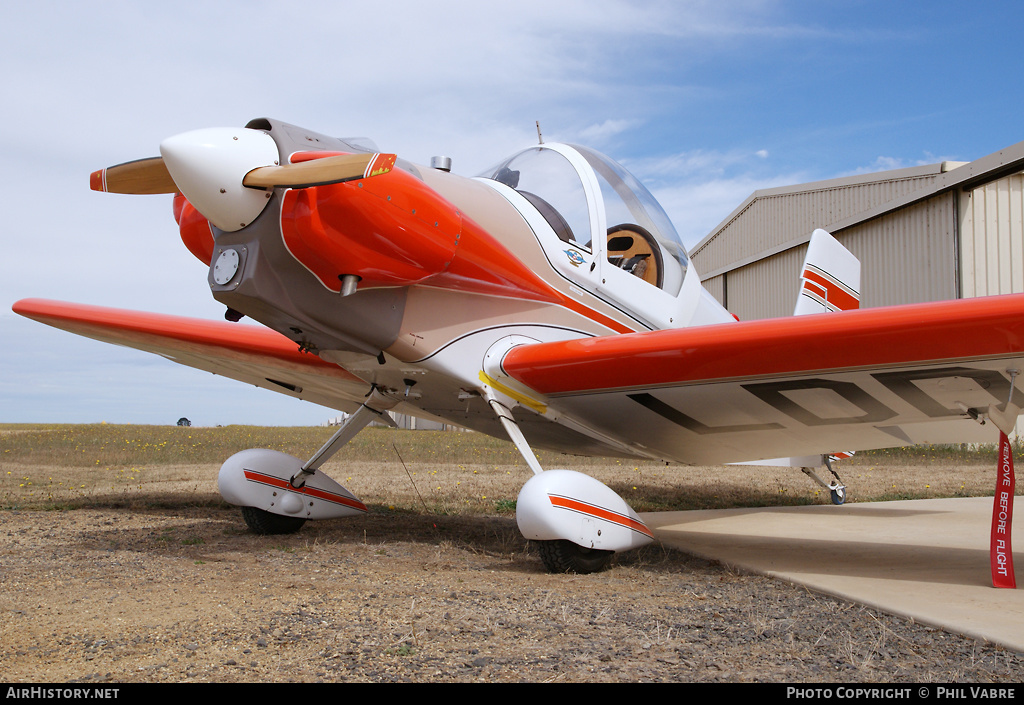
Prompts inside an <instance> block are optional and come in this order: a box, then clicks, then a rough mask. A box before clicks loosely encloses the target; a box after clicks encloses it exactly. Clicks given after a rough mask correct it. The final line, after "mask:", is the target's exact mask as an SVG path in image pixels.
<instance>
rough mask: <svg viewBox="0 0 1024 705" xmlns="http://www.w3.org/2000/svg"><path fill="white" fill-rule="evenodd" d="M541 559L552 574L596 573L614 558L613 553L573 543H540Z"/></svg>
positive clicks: (562, 541) (559, 541)
mask: <svg viewBox="0 0 1024 705" xmlns="http://www.w3.org/2000/svg"><path fill="white" fill-rule="evenodd" d="M537 545H538V548H539V550H540V559H541V560H542V561H543V562H544V567H546V568H547V569H548V570H549V571H550V572H552V573H580V574H583V575H585V574H587V573H596V572H598V571H599V570H603V569H604V567H605V566H607V565H608V561H610V560H611V558H612V551H601V550H598V549H593V548H584V547H583V546H580V545H578V544H575V543H573V542H572V541H565V540H563V539H558V540H555V541H538V542H537Z"/></svg>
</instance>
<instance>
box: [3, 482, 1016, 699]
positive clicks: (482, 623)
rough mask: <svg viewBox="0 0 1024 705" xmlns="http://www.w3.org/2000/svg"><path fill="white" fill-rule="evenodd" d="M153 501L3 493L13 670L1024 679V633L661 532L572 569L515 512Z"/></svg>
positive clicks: (41, 678) (186, 677)
mask: <svg viewBox="0 0 1024 705" xmlns="http://www.w3.org/2000/svg"><path fill="white" fill-rule="evenodd" d="M136 504H137V506H134V507H133V508H132V509H131V511H128V510H126V509H124V508H121V507H117V506H112V505H111V503H110V502H100V501H97V502H92V503H90V502H85V503H83V504H80V505H79V506H78V508H75V509H70V510H57V511H40V510H24V509H7V510H3V511H0V537H2V538H0V682H7V683H16V682H33V683H39V682H74V683H111V682H148V683H152V682H195V681H198V682H209V681H216V682H291V681H294V682H315V681H332V682H333V681H340V682H476V681H486V682H519V681H528V682H654V681H677V682H757V681H761V682H764V681H768V682H789V683H809V682H814V683H823V682H845V683H849V682H895V681H914V682H926V681H928V682H942V683H951V682H958V681H969V682H1010V683H1018V682H1021V681H1024V658H1022V654H1019V653H1015V652H1011V651H1007V650H1005V649H1003V648H1000V647H995V646H992V645H988V644H985V643H979V642H977V641H974V640H972V639H968V638H965V637H963V636H958V635H955V634H950V633H946V632H943V631H941V630H936V629H933V628H929V627H924V626H921V625H918V624H914V623H912V622H909V621H907V620H905V619H902V618H897V617H894V616H890V615H887V614H884V613H880V612H878V611H875V610H870V609H867V608H864V607H861V606H858V605H855V604H851V603H848V602H844V601H841V600H836V599H833V598H831V597H827V596H823V595H820V594H815V593H812V592H809V591H808V590H806V589H803V588H801V587H797V586H793V585H790V584H786V583H783V582H780V581H778V580H773V579H769V578H766V577H763V576H758V575H750V574H744V573H741V572H737V571H735V570H732V569H730V568H729V567H727V566H723V565H719V564H715V563H711V562H708V561H706V560H702V559H698V558H694V557H692V556H688V555H685V554H682V553H679V552H675V551H671V550H666V549H664V548H663V547H661V546H659V545H658V544H655V545H653V546H651V547H648V548H647V549H643V550H641V551H638V552H633V553H631V554H623V555H621V556H619V557H617V558H616V561H615V562H614V564H613V565H612V567H611V568H610V569H608V570H606V571H604V572H601V573H598V574H594V575H586V576H577V575H551V574H548V573H546V572H544V569H543V567H542V565H541V563H540V560H539V559H538V558H537V556H536V555H535V554H534V553H532V552H531V550H530V549H529V547H528V546H527V545H526V543H525V542H524V541H523V540H522V539H521V537H520V536H519V534H518V531H517V529H516V527H515V521H514V519H512V518H508V517H488V516H461V517H460V516H431V515H429V514H423V513H420V514H413V513H409V512H401V511H395V510H390V509H389V508H388V507H387V506H375V507H373V509H374V510H375V511H374V513H373V514H371V515H369V516H366V517H363V518H357V519H348V520H338V521H332V522H323V523H316V524H312V523H309V524H307V525H306V527H305V528H303V530H302V531H301V532H299V533H298V534H294V535H289V536H284V537H281V536H277V537H259V536H255V535H253V534H251V533H249V532H248V531H246V530H245V528H244V525H243V524H242V522H241V518H240V515H239V512H238V510H237V509H235V508H229V507H227V506H224V505H220V504H218V503H217V502H216V501H215V500H211V501H209V502H196V499H195V496H194V495H193V494H188V495H181V496H180V498H178V499H175V496H174V495H171V496H169V497H168V496H166V495H164V496H162V499H161V500H160V501H159V502H150V503H145V502H142V503H136ZM147 504H148V506H147Z"/></svg>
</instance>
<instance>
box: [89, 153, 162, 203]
mask: <svg viewBox="0 0 1024 705" xmlns="http://www.w3.org/2000/svg"><path fill="white" fill-rule="evenodd" d="M89 187H90V188H91V189H92V190H93V191H106V192H107V193H131V194H143V195H144V194H154V193H177V192H178V187H177V186H175V185H174V180H173V179H172V178H171V174H170V172H168V171H167V166H166V165H165V164H164V160H163V158H161V157H150V158H149V159H137V160H136V161H133V162H125V163H124V164H117V165H115V166H108V167H107V168H106V169H100V170H99V171H94V172H93V173H92V174H90V175H89Z"/></svg>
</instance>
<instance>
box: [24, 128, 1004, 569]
mask: <svg viewBox="0 0 1024 705" xmlns="http://www.w3.org/2000/svg"><path fill="white" fill-rule="evenodd" d="M160 152H161V155H162V156H161V157H157V158H153V159H145V160H141V161H137V162H130V163H127V164H121V165H118V166H114V167H110V168H108V169H104V170H101V171H99V172H96V173H95V174H93V175H92V187H93V188H94V189H96V190H101V191H111V192H117V193H134V194H143V193H168V194H175V195H174V215H175V217H176V219H177V221H178V224H179V227H180V232H181V236H182V239H183V240H184V242H185V244H186V246H187V247H188V248H189V249H190V250H191V251H192V252H193V253H194V254H195V255H196V256H197V257H198V258H199V259H200V260H202V261H203V262H204V263H206V264H207V265H208V266H209V268H210V269H209V278H208V281H209V285H210V289H211V291H212V293H213V296H214V298H215V299H217V300H218V301H220V302H221V303H223V304H224V305H225V306H226V308H227V312H226V314H225V317H226V318H227V319H228V321H219V322H214V321H205V320H194V319H187V318H177V317H169V316H164V315H153V314H146V313H136V312H130V311H123V310H111V309H101V308H96V307H90V306H83V305H76V304H68V303H60V302H51V301H42V300H34V299H29V300H23V301H20V302H18V303H17V304H16V305H15V306H14V310H15V311H16V312H18V313H20V314H22V315H24V316H28V317H30V318H33V319H35V320H38V321H41V322H43V323H46V324H49V325H52V326H56V327H58V328H63V329H65V330H68V331H71V332H73V333H77V334H80V335H84V336H88V337H91V338H95V339H98V340H102V341H106V342H110V343H115V344H118V345H125V346H129V347H134V348H138V349H141V350H146V351H149V352H153V353H156V354H158V355H162V356H164V357H166V358H168V359H170V360H173V361H175V362H179V363H181V364H184V365H188V366H191V367H195V368H198V369H202V370H206V371H209V372H215V373H216V374H219V375H223V376H227V377H231V378H234V379H237V380H240V381H242V382H246V383H248V384H254V385H257V386H260V387H264V388H267V389H271V390H274V391H277V392H280V393H282V394H287V395H289V396H292V397H298V398H301V399H307V400H310V401H313V402H316V403H318V404H322V405H324V406H328V407H333V408H336V409H339V410H342V411H345V412H348V413H350V416H349V417H348V421H347V423H346V424H345V425H344V426H342V427H341V429H339V431H338V433H337V434H336V435H335V436H334V437H333V438H332V439H331V440H330V441H329V442H328V443H327V444H326V445H325V446H324V447H323V448H321V449H320V450H319V451H317V452H316V453H315V454H313V455H312V457H310V459H309V460H305V461H304V460H301V459H299V458H294V457H292V456H287V455H283V454H281V453H277V452H275V451H270V450H265V449H253V450H248V451H243V452H242V453H239V454H237V455H235V456H233V457H232V458H230V459H228V460H227V461H226V462H225V463H224V466H223V467H222V469H221V472H220V478H219V480H220V488H221V492H222V494H223V496H224V497H225V499H226V500H227V501H229V502H232V503H234V504H238V505H240V506H242V507H243V514H244V516H245V518H246V521H247V523H248V524H249V525H250V527H252V528H253V529H254V530H256V531H259V532H263V533H275V532H288V531H294V530H296V529H297V528H298V527H299V526H301V524H302V523H303V522H304V521H305V520H307V519H323V518H328V517H335V516H345V515H351V514H356V513H359V512H365V511H366V507H365V505H364V504H363V503H362V502H361V501H360V500H359V499H357V498H356V497H355V496H353V495H352V493H351V492H349V491H348V490H346V489H345V488H343V487H342V486H341V485H339V484H338V483H336V482H334V481H333V480H332V479H331V478H329V477H327V476H326V475H325V474H324V473H323V472H322V471H320V470H319V468H320V466H321V465H322V463H323V462H324V461H325V460H327V459H328V458H329V457H330V455H331V454H332V453H334V452H335V451H336V450H338V449H339V448H340V447H341V446H343V445H344V444H345V443H347V442H348V440H349V439H351V438H352V437H353V436H354V435H355V434H356V433H357V432H358V431H359V430H360V429H361V428H362V427H364V426H365V425H366V424H368V423H369V422H371V421H374V420H385V421H387V420H388V419H389V418H390V417H389V415H388V413H387V412H389V411H395V412H401V413H406V414H411V415H414V416H419V417H423V418H429V419H435V420H443V421H445V422H448V423H451V424H457V425H459V426H463V427H466V428H470V429H473V430H476V431H480V432H483V433H488V434H491V435H495V436H502V437H504V436H507V437H508V438H510V439H511V440H512V441H513V442H514V443H515V445H516V447H517V448H518V449H519V451H520V453H521V454H522V456H523V458H524V459H525V460H526V462H527V464H528V465H529V467H530V468H531V469H532V470H533V472H534V476H533V477H532V478H530V479H529V480H528V481H527V482H525V485H524V487H523V490H522V492H521V493H520V495H519V499H518V503H517V520H518V523H519V526H520V529H521V531H522V532H523V534H524V535H525V536H526V537H527V538H528V539H531V540H535V541H538V542H540V545H541V553H542V556H543V559H544V562H545V564H546V565H547V566H548V567H549V568H550V569H551V570H556V571H562V570H576V571H581V572H586V571H591V570H596V569H599V568H600V567H601V566H602V565H604V563H605V562H606V561H607V558H608V556H609V555H610V554H611V553H612V552H615V551H622V550H627V549H630V548H634V547H637V546H639V545H642V544H644V543H646V542H648V541H650V540H651V539H652V534H651V531H650V530H649V529H648V528H647V527H646V526H645V525H644V523H643V521H641V519H640V518H639V517H638V516H637V515H636V513H635V512H634V511H633V510H632V509H631V508H630V507H629V506H628V505H627V504H626V502H625V501H624V500H623V499H622V498H620V497H619V496H618V495H617V494H615V493H614V492H613V491H612V490H611V489H609V488H608V487H606V486H605V485H603V484H601V483H600V482H598V481H596V480H594V479H593V478H590V477H588V476H586V475H583V474H580V473H577V472H570V471H565V470H543V469H542V468H541V467H540V465H539V464H538V461H537V458H536V455H535V454H534V452H533V450H532V449H533V448H546V449H554V450H560V451H564V452H566V453H574V454H584V455H596V456H617V457H630V458H656V459H661V460H665V461H669V462H673V463H682V464H722V463H736V462H744V461H761V462H771V461H765V459H778V458H789V459H790V460H789V462H790V463H791V464H794V465H796V466H807V467H817V466H820V465H822V464H823V463H824V462H825V455H823V454H827V453H830V452H832V451H835V450H837V449H846V450H860V449H868V448H879V447H889V446H897V445H906V444H912V443H930V442H969V441H992V440H994V439H992V438H991V437H990V434H989V432H988V431H987V430H986V429H983V428H981V427H980V425H979V422H984V421H985V420H986V419H991V420H993V421H995V422H996V425H997V426H1000V427H1001V428H1010V427H1012V425H1013V423H1014V422H1015V420H1016V417H1017V414H1018V413H1019V411H1020V407H1021V406H1022V405H1024V401H1022V397H1021V393H1020V392H1019V391H1017V390H1016V389H1015V386H1014V383H1015V379H1016V376H1017V370H1019V369H1024V296H1017V295H1013V296H1001V297H988V298H979V299H972V300H959V301H947V302H939V303H931V304H922V305H911V306H899V307H892V308H876V309H865V310H845V309H851V308H856V307H857V299H858V297H859V293H858V289H859V265H858V264H857V263H856V260H855V259H853V258H852V256H850V255H849V253H847V252H846V251H845V250H844V249H843V248H842V247H841V246H839V245H838V243H836V242H835V241H834V240H833V239H832V238H831V237H830V236H828V235H827V234H826V233H824V232H816V233H815V236H814V238H813V240H812V245H811V247H810V248H809V256H808V262H807V265H806V266H805V269H804V274H803V278H804V286H803V289H802V291H801V297H800V300H801V303H799V304H798V307H797V311H796V312H797V313H799V314H803V313H812V314H813V313H814V311H822V312H826V311H832V310H834V309H840V311H839V312H826V313H820V314H817V315H796V316H793V317H792V318H787V319H775V320H761V321H752V322H737V321H736V320H735V319H734V318H733V316H731V315H730V314H729V313H728V312H727V311H726V310H725V309H724V308H723V307H722V306H721V305H719V304H718V302H717V301H716V300H715V299H714V298H713V297H712V296H711V295H710V294H709V293H708V292H707V291H706V290H705V289H704V288H703V287H702V286H701V283H700V279H699V277H698V274H697V272H696V271H694V268H693V267H692V266H691V264H690V262H689V261H688V258H687V255H686V251H685V248H684V247H683V244H682V242H681V241H680V239H679V237H678V235H677V234H676V231H675V229H674V228H673V226H672V224H671V222H670V220H669V218H668V217H667V216H666V215H665V213H664V211H663V210H662V209H661V207H660V206H659V205H658V203H657V202H656V201H655V199H654V198H653V197H652V196H651V194H650V193H649V192H648V191H647V190H646V189H645V188H644V187H643V186H642V185H641V184H640V183H639V182H638V181H637V180H636V179H635V178H633V177H632V176H631V175H630V174H629V173H628V172H626V171H625V170H624V169H623V168H622V167H621V166H620V165H618V164H616V163H615V162H614V161H612V160H610V159H609V158H607V157H605V156H603V155H601V154H599V153H597V152H595V151H592V150H590V149H586V148H584V147H579V146H572V145H566V144H543V143H541V144H538V145H536V146H533V147H530V148H528V149H525V150H523V151H521V152H519V153H517V154H515V155H513V156H511V157H509V158H507V159H505V160H504V161H502V162H500V163H499V164H498V165H497V166H495V167H494V168H492V169H489V170H487V171H486V172H485V173H483V174H481V175H479V176H477V177H475V178H464V177H462V176H457V175H454V174H452V173H450V172H449V171H448V170H447V169H446V168H445V165H444V162H443V160H440V161H439V164H437V165H435V166H432V167H423V166H416V165H413V164H410V163H406V162H404V161H402V160H400V159H396V157H395V156H394V155H388V154H380V153H377V152H376V150H375V148H373V147H372V145H368V144H367V143H366V142H365V141H363V140H354V139H337V138H333V137H328V136H326V135H321V134H317V133H315V132H311V131H308V130H305V129H302V128H299V127H295V126H293V125H288V124H286V123H282V122H279V121H275V120H269V119H258V120H254V121H252V122H250V123H249V124H248V125H247V126H246V127H244V128H215V129H207V130H198V131H194V132H188V133H185V134H181V135H178V136H175V137H171V138H169V139H167V140H165V141H164V142H163V143H162V144H161V145H160ZM438 167H440V168H438ZM243 316H247V317H249V318H251V319H254V320H256V321H258V322H259V323H261V324H263V326H261V327H256V326H250V325H245V324H239V323H237V321H238V320H239V319H240V318H242V317H243ZM830 489H832V490H833V498H834V501H837V502H838V501H842V498H843V489H842V487H841V486H840V485H837V484H835V483H833V484H832V485H830Z"/></svg>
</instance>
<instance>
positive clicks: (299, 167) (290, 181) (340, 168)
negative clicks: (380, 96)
mask: <svg viewBox="0 0 1024 705" xmlns="http://www.w3.org/2000/svg"><path fill="white" fill-rule="evenodd" d="M396 158H397V157H396V155H394V154H341V155H335V156H330V157H323V158H321V159H310V160H309V161H304V162H300V163H298V164H285V165H284V166H262V167H257V168H256V169H253V170H252V171H250V172H249V173H248V174H246V175H245V178H243V179H242V184H243V185H244V186H248V187H250V188H257V189H268V188H275V187H282V188H306V187H309V186H322V185H324V184H336V183H340V182H342V181H351V180H353V179H364V178H367V177H370V176H376V175H378V174H385V173H387V172H389V171H391V170H392V169H393V168H394V166H395V159H396ZM89 186H90V188H92V190H93V191H105V192H107V193H127V194H142V195H144V194H156V193H177V192H178V190H179V189H178V187H177V186H176V185H175V184H174V180H173V179H172V178H171V175H170V173H169V172H168V171H167V166H166V165H165V164H164V160H163V158H161V157H150V158H149V159H138V160H136V161H131V162H125V163H124V164H117V165H115V166H110V167H107V168H106V169H100V170H99V171H94V172H93V173H92V174H91V175H90V176H89Z"/></svg>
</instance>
